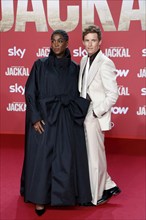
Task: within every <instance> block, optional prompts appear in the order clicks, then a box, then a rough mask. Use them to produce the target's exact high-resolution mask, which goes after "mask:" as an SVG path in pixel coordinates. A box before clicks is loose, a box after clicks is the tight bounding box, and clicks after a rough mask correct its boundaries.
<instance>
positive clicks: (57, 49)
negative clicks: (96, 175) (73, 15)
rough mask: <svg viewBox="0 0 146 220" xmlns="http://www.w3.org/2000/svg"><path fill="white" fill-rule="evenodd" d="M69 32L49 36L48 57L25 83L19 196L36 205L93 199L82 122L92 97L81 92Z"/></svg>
mask: <svg viewBox="0 0 146 220" xmlns="http://www.w3.org/2000/svg"><path fill="white" fill-rule="evenodd" d="M67 47H68V35H67V33H66V32H65V31H63V30H56V31H54V32H53V33H52V35H51V50H50V54H49V57H47V58H43V59H39V60H37V61H36V62H35V63H34V65H33V67H32V70H31V73H30V76H29V78H28V80H27V83H26V89H25V97H26V104H27V110H26V132H25V137H26V138H25V157H24V165H23V171H22V177H21V195H22V196H24V201H25V202H32V203H34V204H35V211H36V213H37V214H38V215H42V214H43V213H44V212H45V205H47V204H50V205H52V206H71V205H77V204H87V203H88V202H90V201H91V192H90V183H89V174H88V162H87V153H86V146H85V137H84V130H83V121H84V118H85V115H86V112H87V110H88V106H89V101H88V100H86V99H84V98H81V97H79V92H78V88H77V84H78V74H79V66H78V65H77V64H76V63H74V62H73V61H72V60H71V55H70V51H69V49H68V48H67Z"/></svg>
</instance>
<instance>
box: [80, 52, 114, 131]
mask: <svg viewBox="0 0 146 220" xmlns="http://www.w3.org/2000/svg"><path fill="white" fill-rule="evenodd" d="M87 58H88V57H87V56H85V57H83V58H82V59H81V63H80V74H79V92H81V87H82V74H83V72H84V68H85V65H86V62H87ZM87 93H88V95H89V97H90V98H91V106H92V109H91V106H90V107H89V109H90V110H92V111H94V113H95V114H96V116H97V118H98V120H99V123H100V127H101V130H102V131H105V130H110V129H111V107H112V106H113V105H114V104H115V103H116V101H117V99H118V86H117V82H116V68H115V65H114V63H113V61H112V60H111V59H109V58H108V57H106V56H105V55H104V54H103V53H102V51H101V50H100V51H99V53H98V54H97V55H96V57H95V59H94V61H93V63H92V65H91V67H90V69H89V74H88V80H87Z"/></svg>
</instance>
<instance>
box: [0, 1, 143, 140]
mask: <svg viewBox="0 0 146 220" xmlns="http://www.w3.org/2000/svg"><path fill="white" fill-rule="evenodd" d="M0 13H1V16H0V20H1V21H0V42H1V53H0V60H1V62H0V75H1V85H0V90H1V97H0V102H1V122H0V123H1V126H0V132H1V133H9V134H24V128H25V110H26V104H25V99H24V93H25V83H26V80H27V78H28V76H29V73H30V70H31V67H32V65H33V62H34V61H35V60H36V59H39V58H42V57H46V56H48V54H49V51H50V36H51V34H52V31H53V30H55V29H64V30H66V31H67V32H68V34H69V38H70V40H69V49H70V51H71V54H72V59H73V60H74V61H75V62H77V63H79V62H80V59H81V57H82V56H84V55H86V51H85V49H84V47H83V44H82V29H83V28H84V27H86V26H88V25H90V24H95V25H98V26H100V28H101V30H102V33H103V40H102V45H101V49H102V51H103V53H104V54H105V55H107V56H108V57H109V58H111V59H112V60H113V61H114V63H115V65H116V68H117V82H118V92H119V99H118V101H117V103H116V104H115V106H114V107H113V108H112V130H111V131H109V132H108V133H107V134H106V135H107V136H108V137H117V138H135V139H137V138H138V139H145V138H146V136H145V133H146V130H145V129H146V128H145V125H146V102H145V99H146V43H145V39H146V1H145V0H94V1H93V0H88V1H87V0H69V1H66V0H1V1H0Z"/></svg>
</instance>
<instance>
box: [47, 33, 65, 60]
mask: <svg viewBox="0 0 146 220" xmlns="http://www.w3.org/2000/svg"><path fill="white" fill-rule="evenodd" d="M67 46H68V41H65V40H64V38H63V36H62V35H61V34H54V35H53V37H52V40H51V48H52V50H53V52H54V53H55V54H56V56H57V57H58V58H60V57H63V55H64V52H65V49H66V48H67Z"/></svg>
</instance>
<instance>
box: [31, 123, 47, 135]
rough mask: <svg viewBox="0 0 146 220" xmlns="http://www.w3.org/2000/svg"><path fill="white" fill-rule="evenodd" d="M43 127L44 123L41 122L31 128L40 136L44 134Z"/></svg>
mask: <svg viewBox="0 0 146 220" xmlns="http://www.w3.org/2000/svg"><path fill="white" fill-rule="evenodd" d="M43 125H45V122H44V121H43V120H41V121H37V122H36V123H35V124H34V125H33V127H34V129H35V130H36V131H37V132H39V133H40V134H42V133H43V132H44V128H43Z"/></svg>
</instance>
